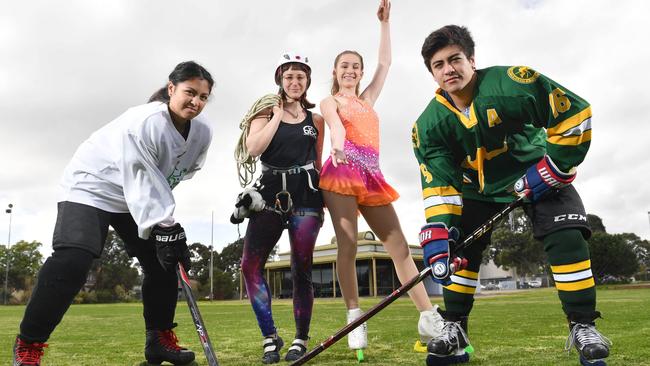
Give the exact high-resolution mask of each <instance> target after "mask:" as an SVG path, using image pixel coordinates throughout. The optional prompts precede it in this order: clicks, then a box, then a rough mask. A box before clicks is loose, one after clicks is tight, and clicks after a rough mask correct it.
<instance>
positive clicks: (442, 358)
mask: <svg viewBox="0 0 650 366" xmlns="http://www.w3.org/2000/svg"><path fill="white" fill-rule="evenodd" d="M438 311H439V312H440V314H441V315H442V317H443V319H444V322H443V325H442V332H441V333H440V335H439V336H438V337H436V338H433V339H432V340H431V341H429V343H428V344H427V351H428V352H429V355H428V356H427V365H428V366H438V365H455V364H460V363H466V362H469V354H468V353H467V352H466V351H465V348H466V347H467V346H469V337H468V336H467V316H460V315H456V314H450V313H448V312H446V311H443V310H438Z"/></svg>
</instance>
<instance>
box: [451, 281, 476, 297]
mask: <svg viewBox="0 0 650 366" xmlns="http://www.w3.org/2000/svg"><path fill="white" fill-rule="evenodd" d="M445 288H446V289H447V290H449V291H453V292H460V293H461V294H470V295H473V294H474V293H475V292H476V288H475V287H468V286H463V285H459V284H456V283H452V284H451V285H449V286H445Z"/></svg>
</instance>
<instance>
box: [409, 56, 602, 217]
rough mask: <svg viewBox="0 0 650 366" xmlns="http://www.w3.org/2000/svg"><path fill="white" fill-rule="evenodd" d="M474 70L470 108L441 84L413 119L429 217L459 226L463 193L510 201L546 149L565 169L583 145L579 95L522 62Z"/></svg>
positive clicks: (584, 112)
mask: <svg viewBox="0 0 650 366" xmlns="http://www.w3.org/2000/svg"><path fill="white" fill-rule="evenodd" d="M476 73H477V81H476V85H475V90H474V99H473V101H472V104H471V105H470V107H469V113H468V115H466V114H463V113H461V112H460V111H459V110H458V109H457V108H456V107H455V106H453V105H452V104H451V102H450V101H449V100H447V99H446V98H445V96H444V95H443V94H444V92H443V91H442V90H441V89H439V90H438V91H437V92H436V96H435V98H434V99H433V100H431V102H430V103H429V105H428V106H427V107H426V109H425V110H424V112H422V114H421V115H420V117H419V118H418V120H417V121H416V122H415V125H414V126H413V132H412V137H413V150H414V152H415V157H416V158H417V160H418V163H419V165H420V173H421V175H420V178H421V180H422V194H423V198H424V207H425V217H426V220H427V222H443V223H445V224H447V225H448V226H458V224H459V222H460V216H461V214H462V206H463V198H467V199H473V200H480V201H489V202H510V201H512V200H514V198H515V196H514V195H513V193H512V186H513V184H514V183H515V181H517V179H519V178H520V177H521V176H523V175H524V174H525V172H526V169H528V168H529V167H530V166H531V165H533V164H535V163H536V162H538V161H539V160H540V159H541V158H542V157H543V156H544V154H548V155H549V156H550V157H551V158H552V159H553V161H554V162H555V163H556V165H557V166H558V167H559V168H560V169H561V170H563V171H569V169H571V168H572V167H574V166H577V165H578V164H580V163H581V162H582V160H583V159H584V157H585V155H586V153H587V150H588V149H589V144H590V141H591V107H590V106H589V104H588V103H587V102H586V101H585V100H583V99H582V98H580V97H579V96H577V95H575V94H573V93H572V92H570V91H569V90H567V89H566V88H564V87H563V86H561V85H560V84H558V83H556V82H555V81H553V80H551V79H549V78H547V77H545V76H544V75H542V74H540V73H538V72H537V71H535V70H533V69H531V68H529V67H526V66H511V67H508V66H494V67H490V68H486V69H482V70H477V71H476Z"/></svg>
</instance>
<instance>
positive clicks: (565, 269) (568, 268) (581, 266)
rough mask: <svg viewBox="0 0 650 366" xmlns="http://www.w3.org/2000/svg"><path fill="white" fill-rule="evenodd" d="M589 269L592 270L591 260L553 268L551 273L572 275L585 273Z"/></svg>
mask: <svg viewBox="0 0 650 366" xmlns="http://www.w3.org/2000/svg"><path fill="white" fill-rule="evenodd" d="M589 268H591V260H589V259H587V260H586V261H582V262H578V263H571V264H562V265H559V266H551V271H553V273H571V272H578V271H583V270H585V269H589Z"/></svg>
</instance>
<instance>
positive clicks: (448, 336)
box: [440, 321, 469, 349]
mask: <svg viewBox="0 0 650 366" xmlns="http://www.w3.org/2000/svg"><path fill="white" fill-rule="evenodd" d="M459 334H460V336H461V337H463V339H464V340H465V343H466V344H469V338H468V337H467V334H466V333H465V331H464V330H463V327H461V326H460V322H449V321H445V324H444V325H443V327H442V335H441V336H440V338H441V339H442V340H443V341H444V342H445V344H455V345H456V349H460V348H461V346H460V338H459V337H458V335H459Z"/></svg>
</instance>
